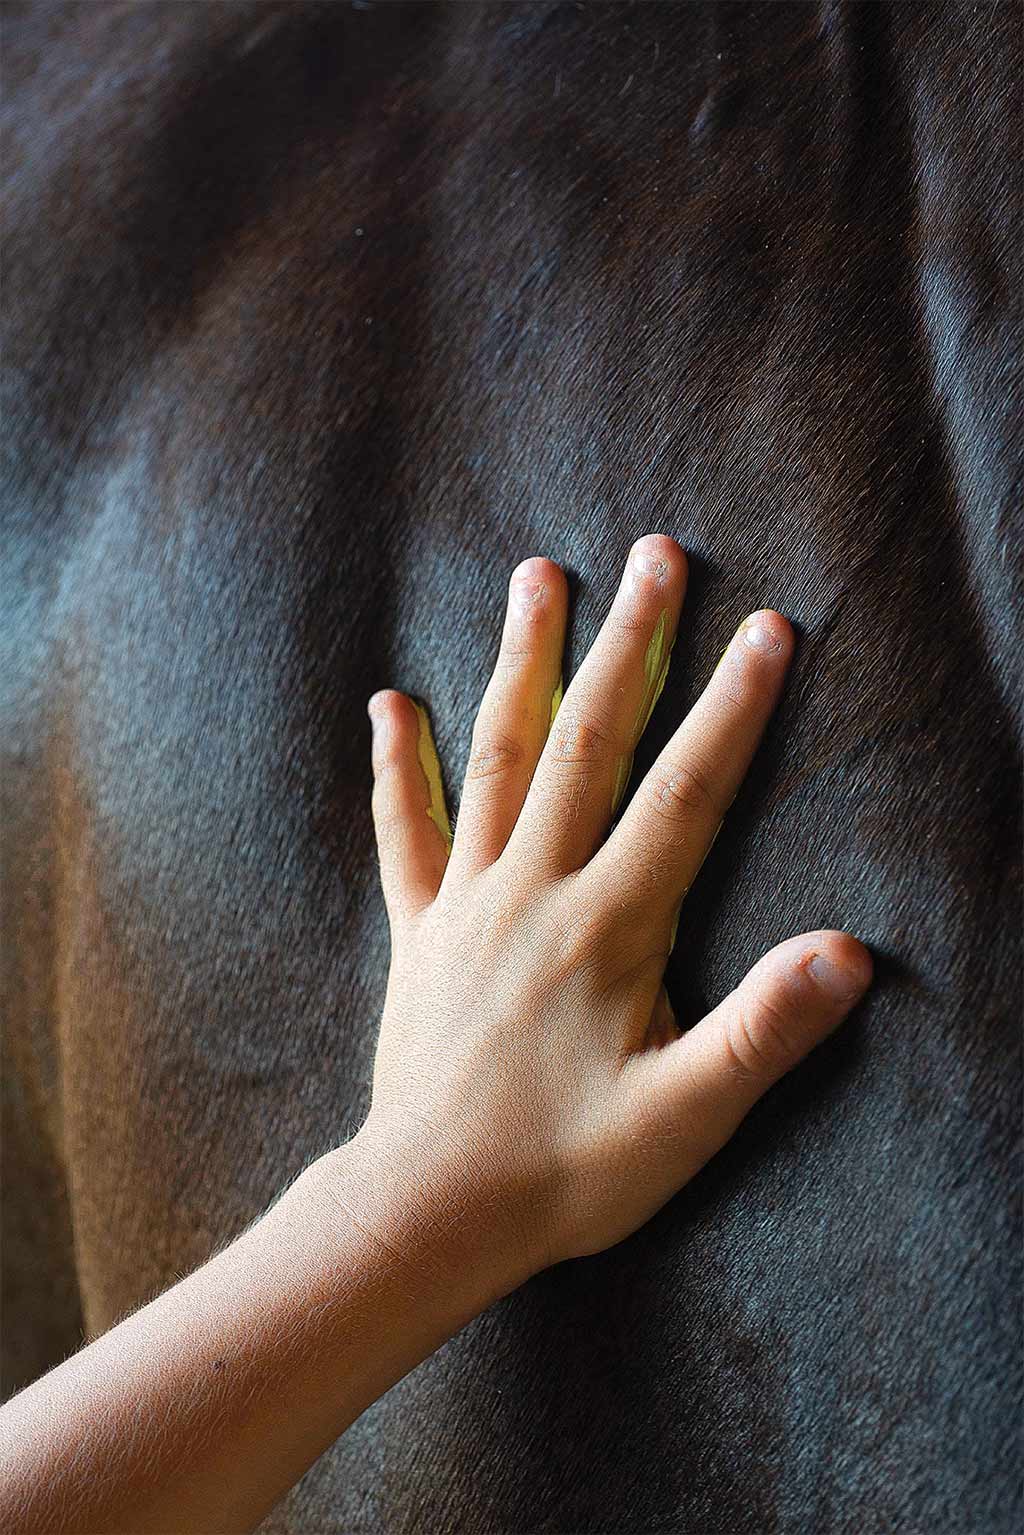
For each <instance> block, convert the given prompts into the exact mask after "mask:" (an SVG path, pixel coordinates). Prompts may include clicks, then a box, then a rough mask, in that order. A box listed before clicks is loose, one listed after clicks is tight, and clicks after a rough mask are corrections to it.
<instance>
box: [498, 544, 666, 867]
mask: <svg viewBox="0 0 1024 1535" xmlns="http://www.w3.org/2000/svg"><path fill="white" fill-rule="evenodd" d="M685 586H686V556H685V555H684V553H683V551H682V549H681V548H680V547H679V545H678V544H677V543H676V541H675V539H673V538H668V537H665V536H664V535H662V534H651V535H649V536H648V537H646V538H642V539H640V540H638V542H637V543H636V544H634V545H633V548H632V549H631V550H630V553H629V558H628V560H627V562H626V568H625V572H624V574H623V577H622V581H621V583H620V586H619V590H618V592H617V593H616V596H615V600H614V602H613V603H612V606H611V609H610V611H609V613H608V617H607V618H606V619H605V622H604V624H603V625H602V627H601V632H600V634H599V635H598V637H597V639H596V640H595V642H594V644H593V646H592V648H591V650H590V651H589V653H588V655H587V657H586V659H585V660H584V662H583V664H582V666H581V667H580V669H579V671H578V672H577V673H576V676H575V677H574V678H573V680H572V683H571V685H570V687H569V690H568V692H567V693H566V695H565V698H564V699H563V701H562V706H561V708H560V709H559V711H558V714H557V715H556V717H555V721H554V725H553V726H552V729H551V733H550V735H549V736H548V739H547V744H546V745H545V747H544V750H543V752H542V753H541V757H540V761H539V763H538V765H537V770H536V772H535V774H534V776H533V781H532V783H531V785H530V789H529V792H528V794H527V796H526V802H525V804H524V806H523V810H522V813H521V815H520V817H519V820H518V821H517V823H516V826H515V829H514V831H513V833H512V836H511V837H510V839H509V843H508V848H507V850H506V851H507V855H508V856H511V857H516V856H524V855H525V856H526V857H528V858H529V861H530V866H531V868H533V869H540V870H541V871H543V872H545V873H547V874H549V875H550V876H552V877H557V876H559V875H562V874H566V873H569V872H571V871H572V870H574V869H579V868H581V867H582V866H583V864H585V863H586V862H587V861H588V859H589V858H590V857H591V856H592V855H593V852H594V849H595V848H596V847H597V845H598V843H599V842H600V840H601V838H602V837H603V836H604V834H605V833H606V831H607V829H608V824H609V822H610V820H611V817H612V814H613V812H614V809H615V807H616V805H617V802H618V800H619V799H620V798H621V795H622V791H623V789H624V788H625V783H626V779H627V778H628V776H629V767H630V763H631V761H632V754H633V751H634V749H635V747H636V744H637V742H638V740H639V739H640V736H641V735H642V733H643V730H644V727H645V726H646V724H647V721H648V719H649V718H650V715H651V711H652V710H653V708H654V705H655V703H656V701H657V698H658V694H659V693H660V692H661V688H662V686H663V684H664V681H665V674H666V672H667V670H668V658H669V654H670V652H671V649H672V643H673V640H674V639H675V633H676V627H677V625H678V622H679V611H680V608H681V607H682V601H683V592H684V589H685Z"/></svg>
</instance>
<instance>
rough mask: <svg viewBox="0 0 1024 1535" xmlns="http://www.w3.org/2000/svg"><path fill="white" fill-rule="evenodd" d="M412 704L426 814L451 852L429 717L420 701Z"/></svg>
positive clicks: (439, 772) (449, 832)
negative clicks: (427, 800)
mask: <svg viewBox="0 0 1024 1535" xmlns="http://www.w3.org/2000/svg"><path fill="white" fill-rule="evenodd" d="M413 705H414V707H415V709H416V713H417V715H418V717H419V722H420V734H419V742H418V754H419V759H420V767H421V768H422V769H423V776H424V778H425V779H426V780H427V790H428V792H429V794H430V803H429V805H428V806H427V815H428V816H429V817H430V819H431V820H432V821H433V823H434V825H435V826H436V827H437V829H438V831H439V832H440V833H441V835H442V837H443V838H444V840H445V845H446V846H447V848H448V851H449V852H451V846H452V828H451V822H450V821H449V819H448V810H447V807H446V806H445V802H444V784H443V783H442V782H441V764H440V762H439V761H438V756H437V748H436V747H435V745H434V737H433V734H432V733H431V729H430V719H429V717H428V715H427V711H426V709H424V707H423V705H422V704H421V703H417V702H416V700H415V699H413Z"/></svg>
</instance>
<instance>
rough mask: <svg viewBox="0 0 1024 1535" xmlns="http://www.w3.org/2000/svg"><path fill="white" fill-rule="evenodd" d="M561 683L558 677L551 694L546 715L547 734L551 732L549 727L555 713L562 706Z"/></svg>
mask: <svg viewBox="0 0 1024 1535" xmlns="http://www.w3.org/2000/svg"><path fill="white" fill-rule="evenodd" d="M562 683H563V678H561V677H559V679H558V686H557V687H556V688H555V691H554V692H553V693H552V695H551V713H550V715H549V717H548V735H550V734H551V727H552V725H553V724H554V723H555V715H556V714H557V713H558V711H559V709H560V708H561V707H562Z"/></svg>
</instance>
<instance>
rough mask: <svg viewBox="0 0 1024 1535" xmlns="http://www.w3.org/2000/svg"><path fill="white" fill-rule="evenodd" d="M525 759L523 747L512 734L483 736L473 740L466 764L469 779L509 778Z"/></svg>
mask: <svg viewBox="0 0 1024 1535" xmlns="http://www.w3.org/2000/svg"><path fill="white" fill-rule="evenodd" d="M522 761H523V747H522V745H521V743H520V742H518V741H516V740H515V739H514V738H513V737H512V736H505V735H491V734H487V735H484V736H482V737H481V738H480V739H479V740H478V741H474V742H473V746H472V749H471V751H470V754H469V762H468V763H467V765H466V778H467V780H475V779H480V778H495V777H497V778H507V777H509V776H510V774H512V773H514V772H515V770H516V769H517V768H518V767H519V766H520V764H521V763H522Z"/></svg>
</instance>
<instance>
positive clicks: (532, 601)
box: [512, 578, 548, 613]
mask: <svg viewBox="0 0 1024 1535" xmlns="http://www.w3.org/2000/svg"><path fill="white" fill-rule="evenodd" d="M547 590H548V589H547V587H546V586H545V585H544V582H543V581H531V580H529V578H526V579H524V580H522V581H514V582H513V583H512V601H513V603H514V605H515V606H516V607H517V608H518V609H519V611H520V612H521V613H528V612H530V611H531V610H532V609H533V608H539V607H540V606H541V605H542V603H543V601H544V598H545V597H546V596H547Z"/></svg>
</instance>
